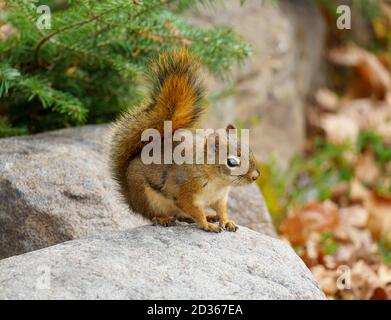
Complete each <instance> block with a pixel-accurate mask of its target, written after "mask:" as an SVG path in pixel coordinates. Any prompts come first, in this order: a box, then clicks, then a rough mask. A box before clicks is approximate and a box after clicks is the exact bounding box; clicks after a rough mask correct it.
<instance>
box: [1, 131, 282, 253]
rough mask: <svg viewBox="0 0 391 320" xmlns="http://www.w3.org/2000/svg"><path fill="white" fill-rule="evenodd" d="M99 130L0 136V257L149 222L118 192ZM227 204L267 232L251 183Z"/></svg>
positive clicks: (238, 217)
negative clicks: (112, 178) (121, 197)
mask: <svg viewBox="0 0 391 320" xmlns="http://www.w3.org/2000/svg"><path fill="white" fill-rule="evenodd" d="M105 136H106V127H105V126H86V127H81V128H73V129H64V130H58V131H53V132H48V133H43V134H38V135H35V136H30V137H18V138H7V139H0V259H1V258H5V257H9V256H12V255H16V254H21V253H24V252H28V251H32V250H36V249H40V248H43V247H47V246H50V245H54V244H57V243H60V242H64V241H68V240H72V239H78V238H80V237H85V236H89V235H93V234H98V233H101V232H104V231H115V230H126V229H129V228H134V227H137V226H141V225H145V224H149V221H147V220H145V219H143V218H142V217H141V216H140V215H136V214H133V213H131V212H130V211H129V210H128V208H127V207H126V205H124V204H123V203H122V202H121V201H120V200H119V199H118V195H117V193H116V192H115V190H114V187H113V183H112V181H111V178H110V176H109V173H108V170H107V166H106V160H105V157H104V150H103V149H104V147H103V141H104V139H105ZM229 206H230V211H231V212H232V215H231V216H232V218H233V219H234V220H236V221H237V222H238V223H239V224H242V225H245V226H249V227H251V228H253V229H254V230H257V231H260V232H265V233H267V234H273V232H274V231H273V230H274V229H273V226H272V225H271V223H270V216H269V214H268V212H267V209H266V207H265V204H264V201H263V198H262V195H261V193H260V192H259V190H258V188H257V187H256V186H255V185H254V186H249V187H246V188H244V189H236V190H234V191H233V192H232V196H231V199H230V202H229Z"/></svg>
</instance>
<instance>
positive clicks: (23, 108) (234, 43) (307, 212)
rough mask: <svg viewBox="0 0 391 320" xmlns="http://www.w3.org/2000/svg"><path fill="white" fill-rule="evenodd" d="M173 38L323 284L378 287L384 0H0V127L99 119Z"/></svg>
mask: <svg viewBox="0 0 391 320" xmlns="http://www.w3.org/2000/svg"><path fill="white" fill-rule="evenodd" d="M177 46H188V47H189V48H190V50H191V51H192V52H193V53H194V54H195V55H197V56H198V57H199V58H200V60H201V62H202V64H203V66H204V68H205V73H206V76H205V83H206V85H207V87H208V91H209V97H208V100H207V104H208V112H207V115H206V117H205V124H204V125H205V126H206V127H214V128H218V127H222V126H224V125H225V124H226V123H228V122H233V123H235V124H236V126H237V127H239V128H250V132H251V143H252V146H253V149H254V151H255V153H256V155H257V157H258V159H259V160H260V163H259V166H260V168H261V172H262V177H261V178H260V179H259V181H258V185H259V187H260V189H261V190H262V192H263V195H264V197H265V199H266V202H267V205H268V208H269V211H270V213H271V215H272V218H273V221H274V224H275V226H276V229H277V231H278V233H279V236H280V237H281V238H282V239H283V240H284V241H287V242H288V243H289V244H290V245H292V246H293V248H294V249H295V250H296V252H297V253H298V255H299V256H300V257H301V258H302V259H303V260H304V262H305V263H306V265H307V266H308V267H309V268H310V269H311V271H312V272H313V274H314V276H315V278H316V279H317V280H318V282H319V283H320V286H321V288H322V289H323V291H324V292H325V293H326V295H327V296H328V297H329V298H332V299H389V298H391V251H390V250H391V95H390V63H391V1H387V0H377V1H376V0H351V1H337V0H335V1H333V0H329V1H327V0H308V1H306V0H295V1H293V0H291V1H289V0H274V1H273V0H265V1H260V0H259V1H258V0H241V1H239V0H235V1H234V0H227V1H206V0H203V1H201V0H198V1H197V0H183V1H173V0H149V1H146V0H133V1H130V0H102V1H88V0H72V1H68V0H53V1H31V0H12V1H11V0H8V1H7V0H0V137H8V136H16V135H28V134H34V133H38V132H43V131H48V130H54V129H58V128H66V127H72V126H81V125H86V124H101V123H107V122H110V121H112V120H113V119H114V118H115V117H116V116H117V115H118V114H119V113H120V112H121V111H122V110H124V109H127V108H128V107H131V106H133V105H135V104H137V103H139V102H140V101H141V100H142V99H143V97H144V96H145V94H146V92H147V88H146V84H145V79H144V76H143V75H144V72H145V70H146V69H147V68H148V65H149V61H150V59H151V58H153V57H154V56H155V55H156V53H158V52H160V51H162V50H165V49H166V50H170V49H172V48H174V47H177ZM341 267H343V269H341ZM341 270H345V271H346V270H348V272H349V278H348V279H349V281H348V280H346V279H345V280H343V281H342V283H341V282H339V280H340V279H341ZM347 281H348V282H347Z"/></svg>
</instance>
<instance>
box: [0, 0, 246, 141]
mask: <svg viewBox="0 0 391 320" xmlns="http://www.w3.org/2000/svg"><path fill="white" fill-rule="evenodd" d="M5 2H6V4H7V5H8V6H9V7H8V8H6V10H5V11H4V12H3V13H2V14H1V16H0V21H2V23H4V24H7V25H11V26H12V27H13V28H14V29H16V32H14V34H13V35H10V36H7V37H6V39H4V37H3V40H0V116H1V117H2V119H4V120H3V121H2V122H0V130H2V128H3V129H4V130H3V131H2V134H3V135H6V134H7V133H9V134H10V135H13V134H16V133H18V132H23V131H24V132H25V131H26V128H27V130H28V131H29V132H37V131H43V130H48V129H54V128H58V127H67V126H72V125H79V124H84V123H102V122H107V121H110V120H112V119H113V118H114V117H115V116H116V115H117V114H118V113H119V112H121V111H122V110H124V109H126V108H128V107H131V106H133V105H135V104H137V103H139V102H140V101H141V100H142V99H143V97H144V96H145V89H144V88H145V83H144V81H143V75H144V73H145V71H146V69H147V68H148V65H149V64H150V61H151V59H153V57H154V56H155V55H156V54H157V53H159V52H161V51H162V50H172V49H173V48H175V47H179V46H183V45H186V46H188V47H189V48H190V50H191V51H192V52H194V54H195V55H196V56H198V57H199V59H200V60H201V62H202V63H203V64H204V65H205V66H206V67H207V68H208V69H209V70H210V71H211V72H212V73H214V74H217V75H221V74H224V73H225V72H227V71H228V70H229V69H230V67H231V66H232V65H233V62H235V61H236V62H240V61H242V60H244V59H245V58H246V57H247V56H248V55H249V54H250V52H251V49H250V47H249V46H248V45H247V44H244V43H242V41H241V39H240V38H239V37H238V36H237V35H236V34H234V33H233V32H232V31H231V30H229V29H226V28H222V27H216V28H211V29H207V30H204V29H200V28H197V27H194V26H192V25H191V24H190V23H188V22H187V21H186V19H185V18H182V17H181V16H180V13H181V12H182V11H183V10H185V9H188V8H191V7H194V6H197V5H213V1H206V0H181V1H179V0H148V1H146V0H133V1H129V0H101V1H92V0H72V1H66V0H63V1H56V3H52V2H49V6H50V8H51V9H52V18H51V29H48V30H47V29H40V28H38V26H37V21H38V18H39V17H40V16H41V13H39V12H37V7H36V6H37V5H39V4H40V2H39V1H35V3H34V2H33V1H31V0H13V1H10V0H8V1H7V0H6V1H5ZM41 2H42V1H41ZM47 3H48V1H43V2H42V4H47ZM0 39H2V38H1V37H0ZM6 128H8V129H6ZM12 128H14V129H15V130H12Z"/></svg>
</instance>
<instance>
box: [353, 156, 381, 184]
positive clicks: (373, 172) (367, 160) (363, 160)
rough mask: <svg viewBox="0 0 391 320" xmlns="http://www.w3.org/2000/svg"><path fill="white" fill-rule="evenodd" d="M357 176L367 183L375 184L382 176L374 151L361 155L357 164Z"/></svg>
mask: <svg viewBox="0 0 391 320" xmlns="http://www.w3.org/2000/svg"><path fill="white" fill-rule="evenodd" d="M355 176H356V177H357V178H358V179H359V180H360V181H362V182H363V183H364V184H365V185H369V186H374V185H375V184H376V181H377V180H378V178H379V176H380V168H379V166H378V165H377V163H376V161H375V157H374V155H373V153H372V151H367V152H365V153H364V154H362V155H360V156H359V158H358V161H357V163H356V166H355Z"/></svg>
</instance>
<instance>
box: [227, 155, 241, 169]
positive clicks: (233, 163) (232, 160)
mask: <svg viewBox="0 0 391 320" xmlns="http://www.w3.org/2000/svg"><path fill="white" fill-rule="evenodd" d="M227 165H228V167H230V168H235V167H238V166H239V159H237V158H234V157H229V158H228V159H227Z"/></svg>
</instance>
